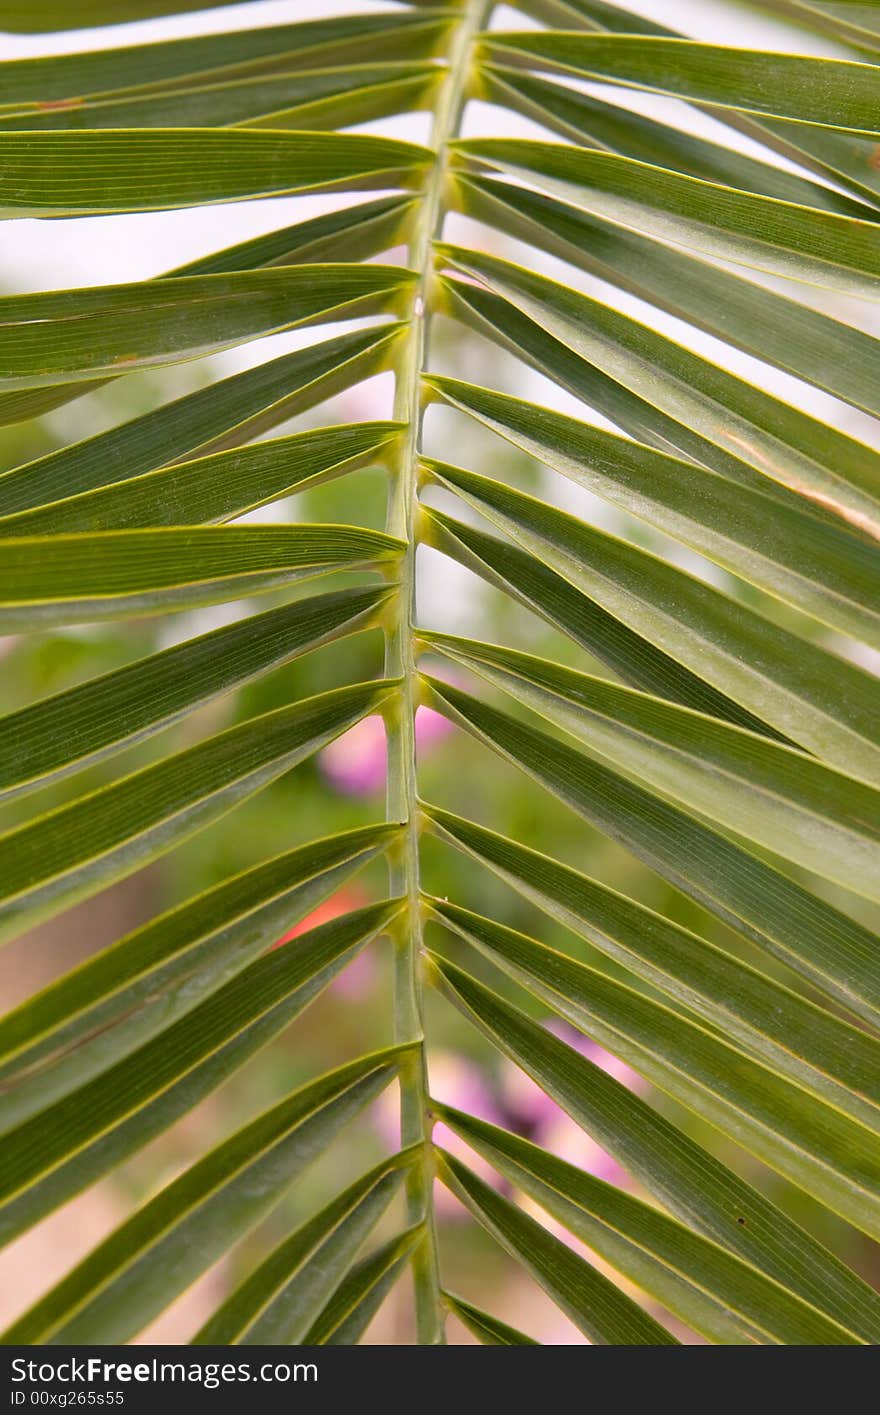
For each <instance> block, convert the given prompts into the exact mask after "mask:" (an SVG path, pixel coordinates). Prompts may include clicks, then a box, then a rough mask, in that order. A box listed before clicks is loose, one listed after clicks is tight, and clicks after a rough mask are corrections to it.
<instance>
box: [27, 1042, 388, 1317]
mask: <svg viewBox="0 0 880 1415" xmlns="http://www.w3.org/2000/svg"><path fill="white" fill-rule="evenodd" d="M400 1055H401V1048H391V1049H390V1050H388V1051H385V1052H376V1053H374V1054H373V1055H372V1056H367V1057H362V1058H361V1059H360V1060H359V1061H354V1062H351V1063H349V1065H347V1066H343V1067H340V1068H339V1070H337V1071H332V1072H329V1073H328V1074H327V1075H325V1076H321V1077H319V1079H318V1080H317V1081H313V1082H311V1083H310V1084H309V1085H306V1086H303V1087H301V1089H300V1090H298V1091H294V1092H293V1094H292V1095H290V1096H288V1097H286V1098H285V1099H284V1100H282V1101H281V1102H279V1104H278V1105H276V1106H273V1107H272V1108H271V1109H270V1110H268V1111H265V1112H264V1113H263V1114H262V1115H260V1116H258V1117H257V1119H256V1120H253V1121H251V1123H250V1124H249V1125H247V1126H245V1127H244V1129H242V1130H239V1131H238V1132H237V1134H234V1135H232V1136H231V1137H230V1138H229V1139H228V1140H226V1141H225V1142H224V1143H223V1144H221V1145H219V1146H218V1147H217V1148H216V1149H214V1150H212V1151H211V1152H210V1153H209V1154H207V1155H206V1156H205V1157H204V1159H202V1160H200V1161H199V1162H198V1163H197V1164H195V1165H193V1166H192V1167H191V1168H190V1169H188V1170H187V1171H186V1172H185V1173H184V1174H182V1175H181V1176H180V1178H179V1179H176V1180H174V1181H173V1182H172V1183H171V1184H170V1185H168V1186H167V1187H166V1188H165V1189H163V1190H161V1191H160V1193H159V1194H157V1195H156V1196H155V1198H153V1199H151V1200H150V1201H149V1202H148V1203H147V1204H145V1205H144V1207H143V1208H141V1209H139V1210H138V1211H137V1212H136V1213H135V1214H134V1215H133V1216H132V1217H131V1218H130V1219H129V1220H128V1221H127V1222H126V1223H124V1224H122V1226H121V1227H120V1228H118V1229H116V1231H115V1232H114V1233H112V1234H111V1235H110V1237H109V1238H107V1239H105V1240H104V1242H103V1243H101V1244H100V1245H99V1246H98V1247H97V1248H96V1249H94V1251H93V1252H92V1253H90V1254H89V1256H88V1257H87V1258H85V1259H84V1260H83V1262H81V1263H80V1264H79V1265H78V1266H77V1267H76V1268H74V1269H73V1271H72V1272H70V1273H69V1274H68V1275H67V1277H65V1278H62V1280H61V1282H59V1283H58V1284H57V1285H56V1286H55V1287H54V1288H52V1289H51V1291H49V1292H48V1293H47V1294H46V1296H45V1297H43V1298H42V1299H41V1300H40V1301H39V1302H38V1303H37V1304H36V1305H35V1306H34V1307H32V1308H31V1310H30V1311H29V1312H27V1313H26V1314H25V1315H24V1316H23V1317H21V1318H19V1320H18V1321H16V1322H15V1323H14V1324H13V1326H12V1327H10V1328H9V1329H8V1331H7V1332H6V1333H5V1335H4V1337H3V1340H4V1342H6V1343H13V1344H14V1343H19V1342H26V1343H28V1344H33V1343H36V1342H39V1343H42V1344H57V1343H63V1344H71V1343H78V1342H101V1343H107V1342H116V1341H125V1340H126V1339H127V1338H128V1337H130V1336H132V1335H134V1334H135V1333H136V1332H137V1331H139V1330H140V1329H141V1328H142V1327H143V1326H145V1325H146V1324H147V1322H148V1321H149V1320H150V1318H151V1317H152V1316H153V1315H154V1314H155V1313H156V1312H158V1311H160V1310H161V1309H162V1308H163V1307H164V1306H165V1305H166V1304H167V1302H168V1301H169V1297H170V1295H171V1294H172V1292H173V1293H177V1292H181V1291H183V1290H184V1289H185V1288H186V1287H188V1286H189V1284H190V1283H191V1282H192V1281H194V1279H195V1278H196V1277H197V1276H198V1275H199V1273H201V1272H204V1271H205V1270H206V1269H207V1268H208V1267H210V1266H211V1264H212V1262H213V1261H214V1260H215V1259H216V1258H218V1257H219V1256H220V1255H221V1254H222V1253H224V1252H226V1251H227V1249H228V1248H229V1246H230V1243H231V1242H234V1241H235V1239H236V1238H238V1237H239V1236H241V1235H242V1234H244V1233H246V1232H247V1231H248V1229H250V1228H252V1227H253V1226H254V1224H255V1223H257V1222H258V1221H259V1220H260V1219H261V1218H262V1217H263V1215H264V1214H266V1213H268V1211H269V1210H270V1209H271V1208H272V1207H273V1205H274V1204H275V1203H276V1202H277V1201H278V1199H280V1198H281V1196H282V1194H283V1193H284V1191H285V1189H286V1188H287V1187H288V1185H289V1184H290V1183H291V1182H292V1180H293V1179H294V1178H295V1177H296V1175H297V1174H299V1173H300V1172H301V1171H302V1170H303V1169H304V1168H305V1166H306V1165H307V1164H308V1163H309V1162H310V1161H311V1160H312V1159H314V1158H315V1156H316V1155H317V1154H319V1153H320V1152H321V1151H322V1150H323V1149H325V1148H326V1146H327V1145H328V1144H329V1143H330V1141H331V1140H332V1139H333V1138H334V1136H335V1135H336V1134H338V1132H339V1130H340V1129H341V1128H342V1127H343V1126H344V1125H345V1124H346V1123H347V1122H348V1121H349V1120H350V1119H351V1118H352V1116H354V1115H356V1114H357V1113H358V1111H360V1110H361V1109H362V1107H363V1106H364V1105H366V1104H367V1103H368V1102H369V1101H370V1100H372V1099H373V1097H374V1096H376V1095H377V1094H378V1093H379V1092H380V1091H381V1090H382V1089H383V1088H384V1086H386V1085H387V1084H388V1082H389V1081H390V1080H391V1078H392V1076H393V1075H394V1073H395V1071H396V1069H397V1065H398V1061H399V1058H400Z"/></svg>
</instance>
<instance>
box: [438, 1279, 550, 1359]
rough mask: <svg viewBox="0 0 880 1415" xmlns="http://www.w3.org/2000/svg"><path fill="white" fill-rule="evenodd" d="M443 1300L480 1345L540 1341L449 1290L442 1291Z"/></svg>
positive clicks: (524, 1344)
mask: <svg viewBox="0 0 880 1415" xmlns="http://www.w3.org/2000/svg"><path fill="white" fill-rule="evenodd" d="M443 1301H444V1302H445V1303H446V1306H447V1307H448V1308H449V1310H450V1312H453V1313H454V1314H455V1316H456V1317H458V1319H459V1321H460V1322H463V1323H464V1325H465V1326H466V1327H467V1329H468V1331H469V1332H470V1333H471V1334H472V1336H475V1337H476V1338H477V1340H478V1341H479V1343H480V1345H481V1346H539V1345H540V1342H537V1341H535V1340H534V1338H533V1337H531V1336H524V1335H523V1333H522V1332H521V1331H517V1330H516V1329H515V1327H511V1326H508V1324H507V1322H501V1321H499V1320H498V1318H497V1317H492V1316H490V1315H489V1313H488V1312H483V1311H481V1309H480V1308H479V1307H475V1306H474V1305H473V1303H472V1302H465V1300H464V1298H463V1297H455V1296H453V1294H452V1293H451V1292H444V1294H443Z"/></svg>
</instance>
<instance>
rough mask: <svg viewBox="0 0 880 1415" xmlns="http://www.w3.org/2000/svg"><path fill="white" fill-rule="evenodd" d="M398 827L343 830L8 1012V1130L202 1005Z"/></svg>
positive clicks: (259, 868) (116, 947)
mask: <svg viewBox="0 0 880 1415" xmlns="http://www.w3.org/2000/svg"><path fill="white" fill-rule="evenodd" d="M398 829H399V827H397V826H365V827H362V828H361V829H358V830H352V831H343V832H342V833H341V834H339V835H333V836H330V837H328V838H327V839H324V840H319V841H316V842H314V843H310V844H308V845H300V846H299V847H298V848H297V849H295V850H288V851H286V852H285V853H284V854H283V855H278V856H274V857H273V858H271V859H269V860H266V861H263V862H261V863H260V864H259V865H254V866H253V867H252V868H251V869H249V870H245V871H244V872H243V873H242V874H239V875H235V876H233V877H232V878H231V879H229V880H224V882H223V883H222V884H219V885H216V886H215V887H214V888H213V889H209V890H207V891H206V892H205V893H203V894H198V895H196V896H195V897H194V898H192V899H187V900H184V902H183V903H181V904H179V905H177V906H176V907H175V908H173V909H170V910H168V911H167V912H166V913H164V914H160V915H159V916H158V918H155V919H151V920H150V921H149V923H146V924H142V925H141V927H140V928H137V929H134V930H133V931H132V932H131V933H129V934H126V935H125V937H123V938H121V939H119V940H118V941H117V942H116V943H114V944H112V945H111V947H110V948H106V949H103V950H102V951H101V952H100V953H97V954H95V955H94V956H93V957H91V958H89V959H87V961H86V962H85V963H81V964H80V966H79V967H78V968H74V969H73V970H72V971H71V972H69V973H65V974H63V975H62V976H61V977H60V978H57V979H56V980H55V981H54V982H52V983H50V984H49V985H48V987H46V988H43V989H42V990H41V991H40V992H38V993H35V994H34V995H33V996H32V997H30V998H28V999H27V1000H26V1001H24V1002H22V1003H20V1004H19V1006H18V1007H15V1008H13V1009H12V1010H11V1011H10V1012H7V1013H6V1014H5V1016H4V1017H3V1019H2V1021H0V1080H2V1082H3V1091H2V1095H0V1131H2V1130H5V1129H8V1128H9V1127H10V1126H11V1125H13V1124H18V1123H20V1122H21V1120H23V1119H25V1118H26V1116H27V1115H29V1114H32V1113H33V1112H34V1111H37V1110H41V1109H43V1107H44V1106H46V1105H48V1104H49V1103H50V1102H51V1101H55V1100H57V1099H59V1098H60V1097H61V1096H64V1095H67V1094H68V1093H69V1092H70V1091H72V1090H74V1089H76V1087H77V1086H80V1085H82V1084H83V1083H84V1082H85V1081H87V1080H89V1079H90V1078H91V1077H92V1076H94V1075H97V1074H98V1073H99V1072H100V1071H103V1070H105V1069H106V1068H107V1067H108V1066H111V1065H113V1064H114V1063H115V1062H117V1061H119V1060H121V1058H122V1057H125V1056H128V1055H129V1053H131V1052H133V1051H134V1050H135V1049H136V1048H137V1047H139V1046H140V1045H141V1044H142V1043H144V1042H145V1041H148V1040H149V1039H150V1038H151V1037H152V1036H155V1034H156V1033H157V1032H160V1031H162V1030H163V1029H164V1028H166V1027H169V1026H171V1024H172V1022H174V1021H176V1019H177V1018H178V1017H180V1016H182V1015H183V1014H184V1013H187V1012H189V1011H191V1009H192V1008H193V1007H195V1006H196V1005H197V1004H198V1003H200V1002H201V1001H202V999H203V998H204V997H206V996H207V995H208V994H209V993H212V992H215V991H216V990H217V988H219V987H221V986H223V985H224V984H225V983H227V982H228V981H229V980H230V979H231V978H232V977H234V976H235V975H236V974H237V973H239V972H241V971H242V969H243V968H245V967H246V966H247V965H248V964H249V963H251V962H252V961H253V959H255V958H257V957H258V956H259V955H260V954H261V953H265V952H266V950H267V949H269V948H271V947H272V945H273V944H275V943H276V942H277V940H278V939H280V938H282V937H283V936H284V935H285V934H286V933H288V932H289V930H290V929H291V928H292V927H293V925H294V924H296V923H298V922H299V920H300V919H302V918H304V917H305V916H306V915H307V914H310V913H311V912H312V910H313V909H315V908H316V907H317V906H318V905H319V904H320V903H321V902H322V901H323V900H324V899H326V898H327V897H328V896H329V895H331V894H333V893H335V891H336V890H337V889H338V888H339V886H340V884H342V883H343V882H344V881H345V880H346V879H348V878H350V876H351V875H352V874H353V873H354V872H355V871H356V870H358V869H360V868H361V867H362V866H363V865H365V864H366V863H367V862H368V861H370V860H372V859H374V858H375V857H376V855H377V854H379V853H380V852H381V851H383V850H385V849H387V848H388V846H389V845H390V843H391V842H392V841H393V840H394V839H395V836H396V833H397V831H398ZM120 1023H124V1025H119V1024H120Z"/></svg>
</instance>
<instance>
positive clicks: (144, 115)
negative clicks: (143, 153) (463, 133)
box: [0, 63, 443, 132]
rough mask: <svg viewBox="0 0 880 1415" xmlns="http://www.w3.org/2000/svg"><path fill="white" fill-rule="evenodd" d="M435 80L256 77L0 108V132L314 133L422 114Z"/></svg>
mask: <svg viewBox="0 0 880 1415" xmlns="http://www.w3.org/2000/svg"><path fill="white" fill-rule="evenodd" d="M442 77H443V70H442V68H440V66H439V65H436V64H412V63H409V64H358V65H351V66H349V67H347V68H340V69H335V68H334V69H317V70H305V71H302V72H300V73H296V74H282V75H280V76H278V75H274V74H273V75H266V74H260V75H259V76H258V77H256V78H245V79H240V78H239V79H233V80H230V81H227V82H225V83H222V82H221V83H208V84H201V85H200V86H199V87H193V88H189V87H183V88H174V89H172V90H170V91H168V90H165V89H158V90H153V91H152V92H148V93H136V94H134V95H133V96H128V95H126V96H125V97H123V98H114V97H110V98H99V99H93V100H91V101H87V102H80V103H75V104H72V105H67V106H65V105H64V104H62V105H61V106H59V107H57V108H50V109H49V111H48V112H47V111H45V110H43V111H40V112H37V113H32V112H25V113H22V112H20V111H19V112H17V113H14V114H13V115H12V116H11V117H5V116H4V115H3V110H2V109H0V131H2V130H3V129H4V128H7V129H8V128H11V129H14V130H15V131H17V132H22V131H28V132H44V131H47V130H49V129H51V130H53V131H58V130H59V129H65V130H70V129H77V130H82V129H89V130H91V131H94V130H95V129H98V128H138V129H144V128H212V127H222V128H231V127H237V126H242V127H243V126H247V127H271V128H275V129H278V128H300V129H306V128H307V129H310V130H311V131H313V132H314V131H318V130H320V129H333V128H336V127H348V126H351V125H353V124H355V123H365V122H370V121H372V120H373V119H376V118H384V117H388V116H389V115H390V114H392V113H400V112H405V111H407V110H408V109H410V108H422V107H424V106H425V105H426V104H430V101H431V99H432V96H433V90H434V89H435V88H436V86H437V84H438V83H439V82H440V80H441V79H442Z"/></svg>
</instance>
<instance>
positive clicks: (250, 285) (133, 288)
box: [0, 136, 413, 389]
mask: <svg viewBox="0 0 880 1415" xmlns="http://www.w3.org/2000/svg"><path fill="white" fill-rule="evenodd" d="M0 147H2V136H0ZM0 161H2V154H0ZM412 279H413V277H412V275H411V274H410V273H409V272H408V271H404V270H400V269H399V268H396V267H393V266H382V265H321V266H318V267H311V266H295V267H294V266H291V267H286V266H285V267H279V268H278V269H269V270H239V271H233V272H232V273H231V274H221V275H189V276H179V277H175V278H174V279H168V280H141V281H138V282H136V283H135V284H132V285H103V286H100V285H99V286H97V287H94V288H89V289H85V290H60V291H49V292H48V293H42V294H37V295H5V296H3V297H2V298H0V388H4V389H16V388H29V387H33V386H38V385H40V384H45V383H69V382H77V381H78V380H80V379H93V378H94V377H95V375H98V376H101V375H113V374H119V373H132V372H133V371H134V370H136V369H142V368H150V367H156V366H158V365H161V364H163V363H169V362H179V361H180V360H182V359H192V358H198V357H200V356H201V355H203V354H208V353H211V352H213V351H216V350H217V349H222V348H227V347H229V346H230V345H233V344H236V343H240V342H241V341H242V340H245V339H252V338H254V337H256V336H259V335H263V334H270V333H277V332H278V331H279V330H281V329H290V328H292V327H293V326H294V325H297V324H308V323H310V322H313V321H320V320H326V319H348V318H352V317H354V316H356V315H360V314H369V313H371V312H374V311H376V310H379V311H381V312H383V313H384V312H387V311H389V310H393V308H394V306H395V304H396V303H397V302H398V301H399V298H400V296H402V295H403V294H404V292H405V291H406V288H407V286H409V285H410V284H411V283H412Z"/></svg>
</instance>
